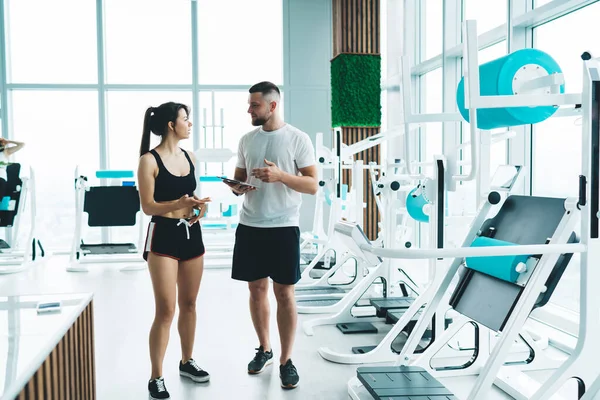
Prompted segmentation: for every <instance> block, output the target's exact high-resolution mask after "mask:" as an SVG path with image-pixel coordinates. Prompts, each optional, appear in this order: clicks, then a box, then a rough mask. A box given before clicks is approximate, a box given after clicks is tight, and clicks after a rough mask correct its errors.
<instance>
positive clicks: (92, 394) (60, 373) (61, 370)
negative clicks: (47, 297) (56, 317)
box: [18, 302, 96, 400]
mask: <svg viewBox="0 0 600 400" xmlns="http://www.w3.org/2000/svg"><path fill="white" fill-rule="evenodd" d="M94 366H95V358H94V315H93V304H92V302H90V304H88V306H87V307H86V308H85V310H83V312H82V313H81V315H80V316H79V318H77V320H76V321H75V323H74V324H73V326H72V327H71V328H70V329H69V330H68V331H67V333H66V334H65V336H63V338H62V339H61V341H60V342H59V343H58V345H57V346H56V347H55V348H54V350H52V353H50V355H49V356H48V358H46V361H44V363H43V364H42V366H41V367H40V368H39V369H38V370H37V372H36V373H35V375H34V376H33V377H32V378H31V379H30V380H29V382H28V383H27V385H26V386H25V388H23V390H22V391H21V393H20V394H19V396H18V400H95V399H96V372H95V368H94Z"/></svg>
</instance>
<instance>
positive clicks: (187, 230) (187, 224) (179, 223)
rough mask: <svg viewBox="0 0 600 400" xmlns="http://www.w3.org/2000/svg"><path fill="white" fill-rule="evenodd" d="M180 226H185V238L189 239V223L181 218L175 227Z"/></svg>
mask: <svg viewBox="0 0 600 400" xmlns="http://www.w3.org/2000/svg"><path fill="white" fill-rule="evenodd" d="M181 224H184V225H185V233H186V234H187V238H188V240H189V238H190V226H191V225H190V223H189V222H188V220H187V219H183V218H180V219H179V222H178V223H177V226H179V225H181Z"/></svg>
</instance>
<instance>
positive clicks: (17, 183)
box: [0, 163, 49, 274]
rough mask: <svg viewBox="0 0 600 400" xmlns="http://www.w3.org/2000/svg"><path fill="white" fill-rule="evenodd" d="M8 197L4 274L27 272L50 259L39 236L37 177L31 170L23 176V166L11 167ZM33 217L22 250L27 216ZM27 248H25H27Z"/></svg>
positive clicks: (2, 219)
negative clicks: (37, 224)
mask: <svg viewBox="0 0 600 400" xmlns="http://www.w3.org/2000/svg"><path fill="white" fill-rule="evenodd" d="M6 173H7V178H8V179H7V182H6V194H5V197H4V198H3V199H1V201H0V227H3V228H6V239H7V240H0V274H11V273H16V272H20V271H23V270H25V269H27V268H29V267H30V266H32V265H33V264H34V263H36V262H39V261H40V260H43V259H44V258H47V257H48V256H49V254H47V252H46V250H45V249H44V248H43V247H42V243H41V242H40V239H39V238H38V237H37V232H36V222H37V218H36V193H35V175H34V171H33V169H32V168H29V175H28V176H21V164H19V163H11V164H9V165H8V166H7V168H6ZM26 213H29V217H30V224H29V231H27V236H26V238H25V240H24V246H21V242H22V238H21V235H20V233H21V228H22V225H23V222H24V221H23V215H24V214H26ZM23 247H24V248H23Z"/></svg>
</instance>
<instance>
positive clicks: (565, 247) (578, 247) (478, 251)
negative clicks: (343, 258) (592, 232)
mask: <svg viewBox="0 0 600 400" xmlns="http://www.w3.org/2000/svg"><path fill="white" fill-rule="evenodd" d="M360 248H361V249H362V250H363V251H366V252H369V253H372V254H375V255H377V256H379V257H383V258H403V259H422V258H424V259H426V258H455V257H491V256H508V255H533V254H554V253H585V251H586V246H585V245H584V244H579V243H578V244H533V245H523V246H516V245H515V246H482V247H459V248H454V249H383V248H375V247H372V246H370V245H365V244H363V245H361V246H360Z"/></svg>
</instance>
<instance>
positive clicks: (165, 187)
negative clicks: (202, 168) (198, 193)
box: [150, 149, 196, 201]
mask: <svg viewBox="0 0 600 400" xmlns="http://www.w3.org/2000/svg"><path fill="white" fill-rule="evenodd" d="M181 151H183V154H185V158H187V160H188V162H189V163H190V173H189V174H187V175H186V176H175V175H173V174H172V173H170V172H169V170H167V168H166V167H165V164H163V162H162V160H161V159H160V156H159V155H158V153H157V152H156V150H154V149H152V150H150V153H152V155H153V156H154V158H156V162H157V164H158V175H157V176H156V181H155V182H154V201H171V200H177V199H179V198H180V197H182V196H183V195H185V194H187V195H188V196H190V197H192V196H193V195H194V190H196V175H195V173H194V164H193V163H192V160H190V156H188V154H187V151H185V150H181Z"/></svg>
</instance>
